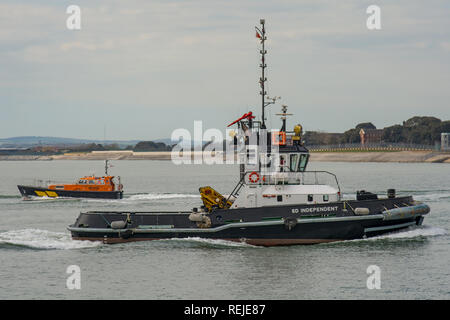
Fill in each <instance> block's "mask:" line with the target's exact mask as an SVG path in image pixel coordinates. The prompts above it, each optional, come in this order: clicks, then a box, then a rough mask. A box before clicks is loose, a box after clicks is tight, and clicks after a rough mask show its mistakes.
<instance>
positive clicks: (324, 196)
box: [323, 194, 330, 202]
mask: <svg viewBox="0 0 450 320" xmlns="http://www.w3.org/2000/svg"><path fill="white" fill-rule="evenodd" d="M329 200H330V196H329V195H328V194H324V195H323V201H324V202H328V201H329Z"/></svg>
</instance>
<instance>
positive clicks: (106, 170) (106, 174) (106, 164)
mask: <svg viewBox="0 0 450 320" xmlns="http://www.w3.org/2000/svg"><path fill="white" fill-rule="evenodd" d="M105 176H108V160H105Z"/></svg>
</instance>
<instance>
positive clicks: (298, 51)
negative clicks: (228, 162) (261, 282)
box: [0, 0, 450, 140]
mask: <svg viewBox="0 0 450 320" xmlns="http://www.w3.org/2000/svg"><path fill="white" fill-rule="evenodd" d="M70 5H77V6H79V7H80V9H81V29H80V30H69V29H68V28H67V26H66V22H67V19H68V18H69V17H70V14H68V13H66V9H67V7H68V6H70ZM370 5H377V6H379V8H380V12H381V16H380V17H381V29H380V30H369V29H368V28H367V25H366V21H367V19H368V18H369V16H370V14H368V13H366V9H367V7H369V6H370ZM449 17H450V2H449V1H448V0H430V1H423V0H398V1H392V0H390V1H387V0H371V1H364V0H346V1H331V0H330V1H323V0H304V1H291V0H273V1H269V0H220V1H219V0H193V1H190V0H179V1H175V0H151V1H145V0H142V1H138V0H127V1H125V0H123V1H118V0H107V1H101V0H100V1H84V0H70V1H61V0H59V1H57V0H54V1H48V0H47V1H20V0H14V1H10V0H3V1H2V2H1V3H0V138H7V137H14V136H56V137H68V138H69V137H70V138H84V139H103V138H106V139H109V140H130V139H145V140H151V139H161V138H169V137H170V136H171V133H172V132H173V130H175V129H178V128H185V129H188V130H189V131H191V132H193V126H194V121H195V120H202V121H203V128H204V130H206V129H208V128H218V129H220V130H223V131H224V130H225V127H226V125H228V124H229V123H230V122H232V121H233V120H235V119H237V118H238V117H240V116H241V115H242V114H244V113H246V112H248V111H253V112H254V113H255V114H256V115H257V116H258V117H259V116H260V95H259V90H260V88H259V84H258V81H259V77H260V68H259V63H260V56H259V41H258V39H257V38H256V37H255V28H254V27H255V26H257V25H259V19H260V18H264V19H265V20H266V31H267V37H268V39H267V42H266V49H267V50H268V54H267V65H268V67H267V78H268V80H267V83H266V85H267V91H268V95H270V96H281V98H282V99H281V100H280V103H278V104H275V105H272V106H270V107H268V109H266V110H267V111H266V112H267V119H268V124H269V125H273V126H276V127H279V126H280V121H279V118H278V116H277V115H276V114H277V113H279V112H280V109H281V105H282V104H285V105H287V106H288V108H289V109H288V111H289V112H290V113H293V114H294V116H292V117H290V118H289V119H288V127H289V126H293V125H294V124H296V123H301V124H302V125H303V127H304V129H305V130H306V131H309V130H320V131H326V132H344V131H345V130H347V129H349V128H353V127H355V125H357V124H358V123H361V122H369V121H370V122H372V123H373V124H375V125H376V126H377V127H378V128H383V127H385V126H390V125H394V124H400V123H402V121H404V120H407V119H408V118H411V117H413V116H418V115H419V116H425V115H427V116H435V117H438V118H440V119H442V120H448V119H450V18H449Z"/></svg>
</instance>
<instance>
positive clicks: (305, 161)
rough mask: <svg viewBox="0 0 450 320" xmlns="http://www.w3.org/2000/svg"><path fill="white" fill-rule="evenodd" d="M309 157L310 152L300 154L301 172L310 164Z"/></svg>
mask: <svg viewBox="0 0 450 320" xmlns="http://www.w3.org/2000/svg"><path fill="white" fill-rule="evenodd" d="M308 159H309V154H307V153H302V154H301V155H300V163H299V167H298V169H299V170H298V171H300V172H303V171H305V169H306V165H307V164H308Z"/></svg>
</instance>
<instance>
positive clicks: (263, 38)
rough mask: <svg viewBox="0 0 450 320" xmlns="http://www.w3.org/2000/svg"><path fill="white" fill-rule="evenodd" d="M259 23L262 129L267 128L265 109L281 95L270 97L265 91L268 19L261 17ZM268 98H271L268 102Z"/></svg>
mask: <svg viewBox="0 0 450 320" xmlns="http://www.w3.org/2000/svg"><path fill="white" fill-rule="evenodd" d="M259 23H260V24H261V28H258V27H255V30H256V37H257V38H259V39H260V41H261V50H259V53H260V54H261V63H260V65H259V67H260V68H261V77H260V78H259V84H260V86H261V91H260V92H259V94H260V95H261V100H262V101H261V109H262V112H261V118H262V119H261V129H266V117H265V114H264V109H265V108H266V107H267V106H268V105H270V104H274V103H275V101H276V100H278V99H281V97H273V98H270V97H269V96H266V94H267V92H266V91H265V88H264V84H265V82H266V81H267V78H266V77H265V72H264V71H265V69H266V68H267V64H266V53H267V50H266V49H264V43H265V41H266V40H267V37H266V29H265V23H266V21H265V20H264V19H260V20H259ZM266 98H267V100H271V101H268V102H266V100H265V99H266Z"/></svg>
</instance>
